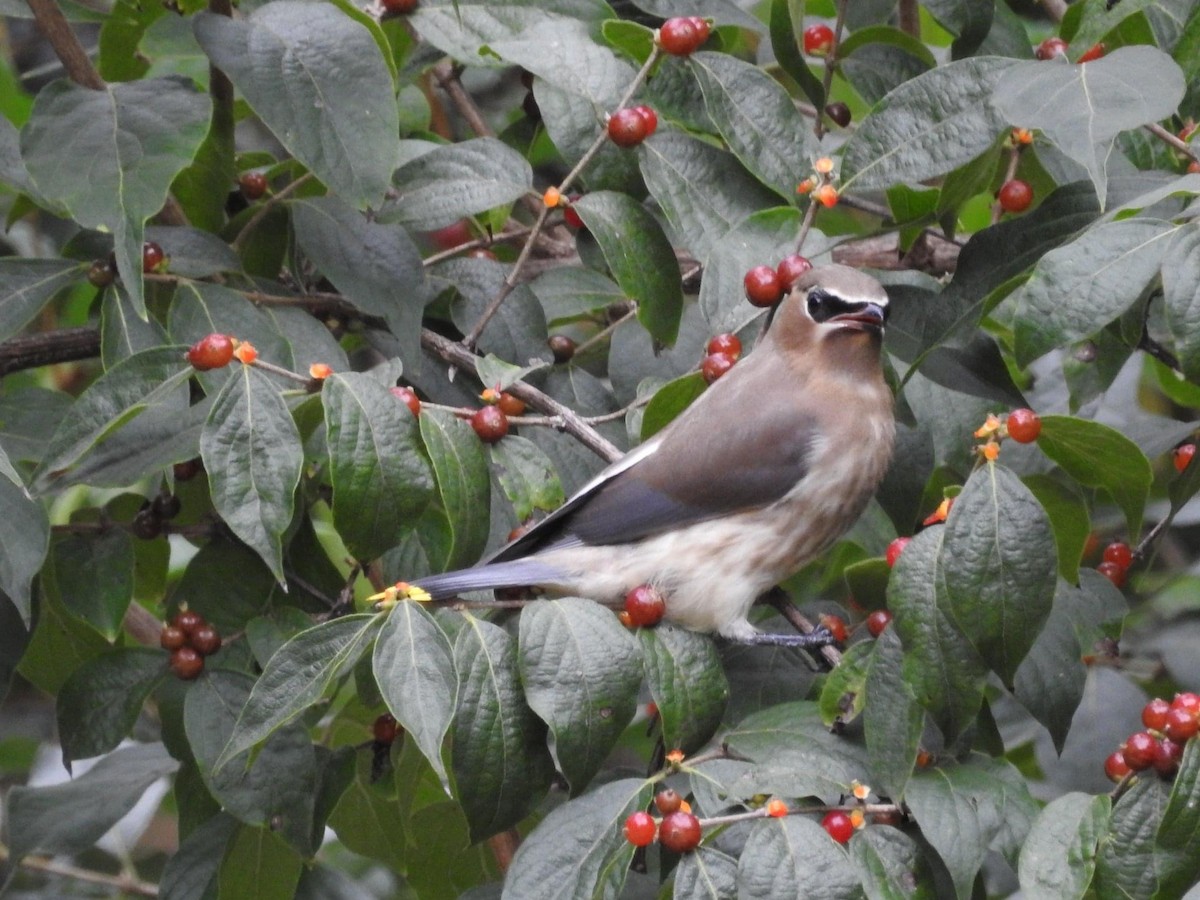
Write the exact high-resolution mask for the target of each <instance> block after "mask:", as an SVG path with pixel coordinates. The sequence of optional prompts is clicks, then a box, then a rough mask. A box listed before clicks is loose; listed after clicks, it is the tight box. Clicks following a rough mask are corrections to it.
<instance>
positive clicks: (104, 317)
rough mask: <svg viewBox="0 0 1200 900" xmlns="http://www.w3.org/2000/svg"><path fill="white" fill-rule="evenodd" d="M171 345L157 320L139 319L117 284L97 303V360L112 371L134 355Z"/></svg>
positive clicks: (125, 294)
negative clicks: (98, 305) (98, 352)
mask: <svg viewBox="0 0 1200 900" xmlns="http://www.w3.org/2000/svg"><path fill="white" fill-rule="evenodd" d="M167 343H170V341H168V340H167V334H166V332H165V331H164V330H163V327H162V326H161V325H159V324H158V321H157V320H156V319H141V318H139V317H138V315H137V311H136V310H135V309H134V308H133V304H132V303H131V302H130V300H129V295H128V293H126V291H125V288H124V287H123V286H122V285H121V284H120V283H119V282H118V283H116V284H114V285H113V286H112V287H110V288H109V289H108V290H106V291H105V292H104V297H103V299H102V300H101V302H100V359H101V360H102V361H103V363H104V368H106V369H111V368H112V367H113V366H115V365H116V364H117V363H119V362H120V361H121V360H123V359H128V358H129V357H131V356H133V355H134V354H135V353H140V352H141V351H143V350H151V349H153V348H155V347H161V346H162V345H163V344H167Z"/></svg>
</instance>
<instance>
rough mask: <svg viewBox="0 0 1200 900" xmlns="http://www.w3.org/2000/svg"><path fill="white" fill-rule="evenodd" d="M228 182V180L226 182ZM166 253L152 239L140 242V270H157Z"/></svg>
mask: <svg viewBox="0 0 1200 900" xmlns="http://www.w3.org/2000/svg"><path fill="white" fill-rule="evenodd" d="M226 183H228V182H226ZM166 260H167V255H166V254H165V253H163V248H162V247H160V246H159V245H158V244H156V243H155V242H154V241H146V242H145V243H144V244H142V271H143V272H159V271H161V270H162V268H163V266H164V264H165V263H166Z"/></svg>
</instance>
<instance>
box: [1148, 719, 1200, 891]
mask: <svg viewBox="0 0 1200 900" xmlns="http://www.w3.org/2000/svg"><path fill="white" fill-rule="evenodd" d="M1157 842H1158V845H1159V846H1160V847H1163V848H1165V849H1166V851H1168V852H1166V853H1163V854H1161V857H1160V859H1161V864H1160V867H1161V869H1162V873H1163V875H1162V888H1161V894H1160V896H1164V897H1166V896H1171V895H1172V894H1175V893H1177V892H1179V891H1183V890H1185V889H1186V888H1187V887H1189V886H1191V885H1192V884H1193V883H1194V882H1195V880H1196V872H1197V869H1196V863H1197V861H1198V860H1200V743H1198V742H1197V741H1195V740H1189V741H1188V742H1187V743H1186V744H1184V748H1183V759H1182V760H1180V763H1179V771H1178V772H1176V773H1175V783H1174V784H1172V785H1171V796H1170V797H1169V798H1168V799H1167V808H1166V810H1165V811H1164V812H1163V817H1162V824H1161V825H1160V826H1159V829H1158V835H1157Z"/></svg>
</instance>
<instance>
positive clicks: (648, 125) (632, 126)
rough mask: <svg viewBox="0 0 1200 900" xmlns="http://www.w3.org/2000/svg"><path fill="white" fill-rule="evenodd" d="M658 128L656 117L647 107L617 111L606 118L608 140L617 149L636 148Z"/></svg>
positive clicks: (633, 107) (631, 107) (634, 107)
mask: <svg viewBox="0 0 1200 900" xmlns="http://www.w3.org/2000/svg"><path fill="white" fill-rule="evenodd" d="M657 128H658V116H657V114H655V112H654V110H652V109H651V108H650V107H648V106H630V107H627V108H626V109H619V110H617V111H616V112H615V113H613V114H612V115H611V116H609V117H608V139H609V140H610V141H612V142H613V143H614V144H616V145H617V146H618V147H636V146H637V145H638V144H640V143H641V142H642V141H644V140H645V139H646V138H648V137H650V135H652V134H654V132H655V130H656V129H657Z"/></svg>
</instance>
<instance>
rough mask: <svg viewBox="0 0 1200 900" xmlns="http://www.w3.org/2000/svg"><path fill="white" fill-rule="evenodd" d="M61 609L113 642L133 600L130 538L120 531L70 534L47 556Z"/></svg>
mask: <svg viewBox="0 0 1200 900" xmlns="http://www.w3.org/2000/svg"><path fill="white" fill-rule="evenodd" d="M50 565H52V566H53V567H54V580H55V583H56V584H57V586H58V591H59V595H60V596H61V597H62V601H63V606H65V607H66V608H67V609H69V610H70V611H71V612H72V613H73V614H74V615H77V616H79V618H81V619H83V621H85V622H87V623H88V624H89V625H91V626H92V627H93V628H95V629H96V630H97V631H98V632H100V633H101V634H102V635H104V636H105V637H106V638H108V639H109V640H110V641H111V640H114V639H115V638H116V636H117V635H118V634H119V633H120V631H121V620H122V619H123V618H124V616H125V610H126V609H128V608H129V601H130V600H132V599H133V538H132V537H131V536H130V534H129V532H128V531H125V530H124V529H122V528H110V529H108V530H107V531H102V532H99V533H96V534H70V535H66V536H65V537H63V538H62V539H61V540H59V541H56V542H55V544H54V547H53V549H52V552H51V554H50Z"/></svg>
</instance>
